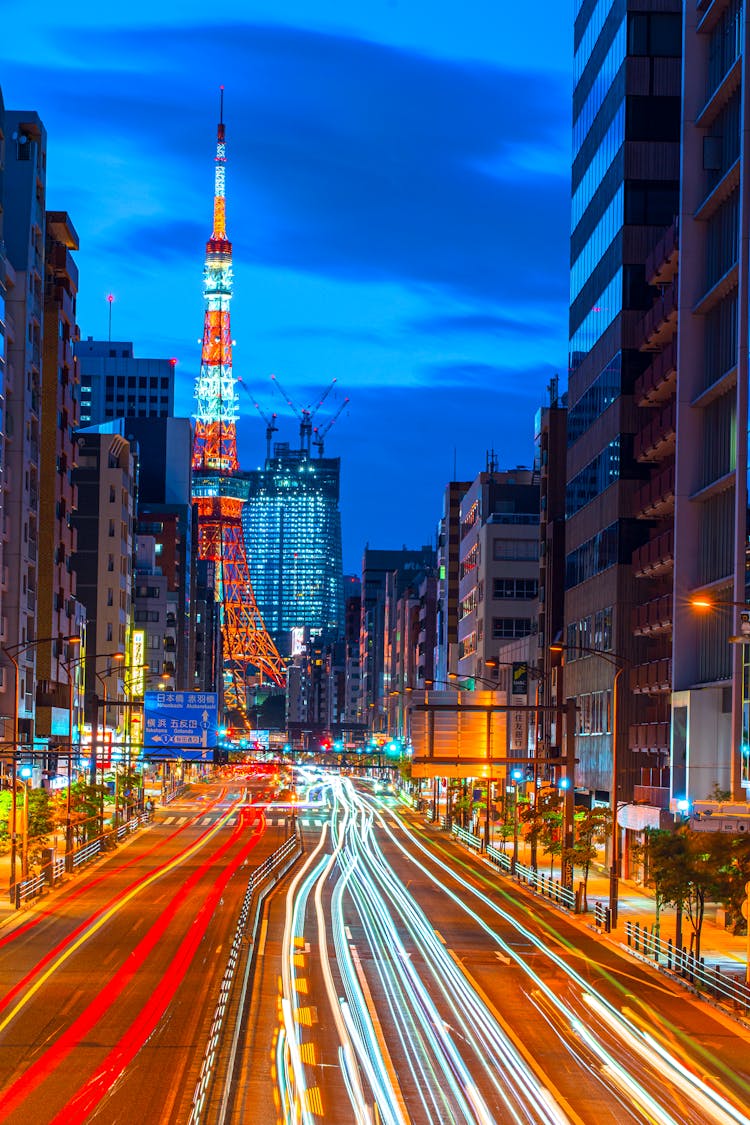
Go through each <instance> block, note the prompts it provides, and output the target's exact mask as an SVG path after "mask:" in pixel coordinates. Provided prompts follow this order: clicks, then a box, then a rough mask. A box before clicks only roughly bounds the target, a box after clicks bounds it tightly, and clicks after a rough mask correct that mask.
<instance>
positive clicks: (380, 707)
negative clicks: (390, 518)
mask: <svg viewBox="0 0 750 1125" xmlns="http://www.w3.org/2000/svg"><path fill="white" fill-rule="evenodd" d="M435 564H436V554H435V551H434V549H433V548H432V547H429V546H424V547H421V548H419V549H417V550H408V549H407V548H406V547H403V548H402V549H401V550H395V551H380V550H374V549H373V548H371V547H365V550H364V554H363V556H362V591H361V602H360V626H359V673H360V699H359V711H358V719H359V722H360V723H366V724H367V725H368V726H370V728H371V729H373V730H377V729H379V727H380V726H381V725H382V724H383V723H384V721H385V717H386V713H387V704H386V691H387V690H388V688H387V686H386V674H387V671H388V669H387V668H386V625H387V621H386V604H387V603H388V602H389V601H392V602H395V601H397V600H398V599H399V598H400V597H401V595H402V594H403V593H404V591H405V590H406V589H407V587H408V586H410V585H413V584H414V583H416V582H418V581H419V580H421V577H422V576H423V575H424V574H425V573H426V572H433V571H434V569H435Z"/></svg>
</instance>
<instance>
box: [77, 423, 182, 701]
mask: <svg viewBox="0 0 750 1125" xmlns="http://www.w3.org/2000/svg"><path fill="white" fill-rule="evenodd" d="M95 428H96V429H97V430H98V431H99V432H101V433H104V432H106V433H119V434H121V435H122V436H123V437H125V438H127V441H128V443H129V445H130V447H131V449H132V450H133V452H134V454H135V456H136V457H137V458H138V494H137V499H136V533H137V535H138V536H139V537H140V539H143V538H144V537H146V538H151V539H153V541H154V568H155V569H156V571H158V574H156V575H155V576H154V577H158V578H163V582H159V583H149V582H148V581H147V580H146V579H147V577H148V574H147V572H148V570H149V565H148V561H147V560H148V557H149V554H148V550H147V548H146V547H145V546H143V547H142V550H141V557H140V569H141V571H142V573H141V575H140V576H139V577H138V580H137V582H136V588H135V591H134V594H135V602H136V604H135V608H134V614H135V624H136V626H137V627H138V628H140V629H145V631H146V633H147V649H148V658H149V659H148V663H149V669H150V671H151V673H152V674H153V675H154V676H157V675H160V674H164V675H165V677H166V676H168V677H169V679H168V680H167V681H166V686H168V687H170V688H175V689H176V690H178V691H185V690H187V689H189V688H190V687H191V685H192V677H193V670H194V665H195V651H194V643H195V641H194V636H193V617H192V604H191V603H192V597H193V585H194V582H195V562H196V559H195V552H196V537H195V528H194V526H193V524H194V520H195V514H194V511H193V505H192V503H191V500H190V479H191V476H190V458H191V453H192V429H191V426H190V421H189V419H187V418H118V419H115V420H113V421H112V422H109V423H106V424H104V425H101V426H98V427H95ZM84 432H86V431H84ZM160 585H163V586H164V598H165V604H164V608H163V609H162V610H160V611H157V610H156V609H155V607H154V606H152V605H151V604H150V602H149V594H148V591H149V590H155V589H157V587H159V586H160ZM139 590H141V591H144V593H142V594H139ZM156 612H158V613H159V620H158V621H157V620H155V619H154V618H153V615H154V613H156ZM149 625H150V626H151V629H150V630H149ZM157 639H158V641H159V644H158V650H157ZM148 686H149V687H153V686H154V685H153V684H150V685H148Z"/></svg>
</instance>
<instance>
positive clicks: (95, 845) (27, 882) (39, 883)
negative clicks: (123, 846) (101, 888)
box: [10, 813, 150, 908]
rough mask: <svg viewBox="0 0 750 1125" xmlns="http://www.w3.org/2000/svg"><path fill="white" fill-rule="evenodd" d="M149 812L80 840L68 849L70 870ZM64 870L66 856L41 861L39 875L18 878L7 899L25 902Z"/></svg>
mask: <svg viewBox="0 0 750 1125" xmlns="http://www.w3.org/2000/svg"><path fill="white" fill-rule="evenodd" d="M149 819H150V818H149V815H148V813H139V814H138V816H134V817H131V818H130V820H128V821H126V822H125V824H121V825H119V827H118V828H116V829H112V830H111V831H110V832H105V833H104V835H103V836H98V837H97V838H96V839H95V840H90V841H89V843H87V844H83V845H82V847H80V848H76V849H75V850H74V851H71V852H70V853H69V857H68V858H69V863H70V866H69V868H68V870H69V871H70V872H71V873H72V872H74V871H75V870H76V868H78V867H81V866H82V865H83V864H84V863H88V862H89V860H92V859H94V858H96V856H98V855H100V854H101V853H102V852H103V851H104V850H105V848H106V847H107V845H110V844H114V843H115V842H116V841H117V840H122V839H123V838H124V837H125V836H127V835H129V834H130V833H131V832H135V831H136V829H137V828H141V827H142V826H143V825H144V824H146V823H148V821H149ZM65 871H66V857H65V856H56V857H55V858H54V859H53V860H52V861H51V863H47V864H45V865H44V867H43V869H42V871H41V872H39V874H38V875H33V876H32V877H31V878H30V879H23V880H20V881H19V882H17V883H16V884H15V886H13V887H11V890H10V899H11V902H12V903H13V904H14V905H15V906H16V908H18V907H20V906H21V905H22V903H26V902H28V901H29V899H32V898H36V896H37V895H40V894H42V892H43V891H44V890H46V889H47V888H48V887H54V886H56V885H57V884H58V883H59V882H60V880H61V879H62V877H63V875H64V874H65Z"/></svg>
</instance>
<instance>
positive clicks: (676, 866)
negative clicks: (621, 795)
mask: <svg viewBox="0 0 750 1125" xmlns="http://www.w3.org/2000/svg"><path fill="white" fill-rule="evenodd" d="M647 838H648V868H647V877H646V881H647V882H648V883H649V884H650V885H651V886H653V887H654V888H655V890H656V894H657V896H658V897H659V898H660V899H661V901H662V902H663V903H664V904H665V905H667V906H674V908H675V911H676V929H675V937H676V942H677V945H678V946H681V945H682V916H683V913H684V914H685V915H686V916H687V919H688V921H689V922H690V926H691V928H692V930H693V952H694V953H695V956H696V957H700V949H701V930H702V928H703V919H704V917H705V912H706V903H707V902H726V900H727V897H728V896H730V894H731V891H732V887H733V885H734V884H733V873H732V868H733V854H732V853H733V850H734V845H733V838H732V837H730V836H727V835H725V834H724V833H723V832H693V831H691V829H690V828H688V826H687V825H686V824H682V825H680V826H679V827H678V828H676V829H674V830H672V831H669V830H664V829H653V830H647ZM734 866H735V868H736V871H739V870H740V868H739V866H738V865H734ZM737 878H738V875H737V874H736V872H735V874H734V879H737Z"/></svg>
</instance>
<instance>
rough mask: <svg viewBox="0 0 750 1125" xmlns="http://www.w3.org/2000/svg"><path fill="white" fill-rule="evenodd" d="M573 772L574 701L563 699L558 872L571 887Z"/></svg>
mask: <svg viewBox="0 0 750 1125" xmlns="http://www.w3.org/2000/svg"><path fill="white" fill-rule="evenodd" d="M575 772H576V701H575V699H572V698H571V699H566V700H565V778H564V781H565V788H564V790H563V831H562V848H563V854H562V862H561V864H560V874H561V879H560V881H561V882H562V885H563V886H564V887H569V888H570V889H571V890H572V888H573V863H572V860H571V855H570V853H571V849H572V847H573V813H574V810H575V797H576V791H575Z"/></svg>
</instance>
